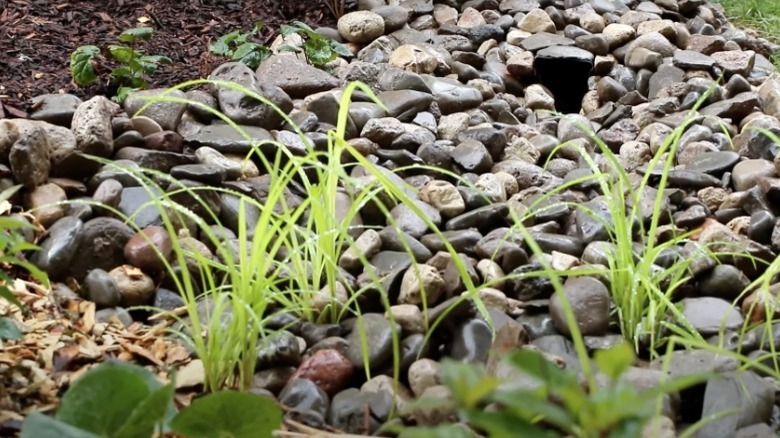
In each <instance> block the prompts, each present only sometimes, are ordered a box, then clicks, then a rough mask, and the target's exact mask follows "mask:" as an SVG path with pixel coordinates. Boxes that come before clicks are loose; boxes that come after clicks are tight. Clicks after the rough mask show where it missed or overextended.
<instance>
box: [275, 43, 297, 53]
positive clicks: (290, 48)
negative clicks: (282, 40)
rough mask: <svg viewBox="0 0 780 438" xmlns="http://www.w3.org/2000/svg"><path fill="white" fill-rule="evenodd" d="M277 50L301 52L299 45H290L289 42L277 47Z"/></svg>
mask: <svg viewBox="0 0 780 438" xmlns="http://www.w3.org/2000/svg"><path fill="white" fill-rule="evenodd" d="M279 52H294V53H300V52H301V48H300V47H295V46H291V45H289V44H285V45H283V46H282V47H279Z"/></svg>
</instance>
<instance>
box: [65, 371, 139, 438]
mask: <svg viewBox="0 0 780 438" xmlns="http://www.w3.org/2000/svg"><path fill="white" fill-rule="evenodd" d="M150 393H151V391H150V390H149V387H148V386H147V384H146V382H145V381H144V379H143V378H141V377H140V376H139V375H138V374H137V373H135V372H132V371H129V370H127V369H124V368H120V367H116V366H110V365H109V366H106V364H101V365H98V366H97V367H96V368H93V369H91V370H89V371H87V372H86V373H85V374H84V375H82V376H81V377H80V378H79V379H78V380H76V381H75V382H73V385H72V386H71V387H70V388H69V389H68V391H67V392H65V395H64V396H63V397H62V399H61V401H60V408H59V410H58V411H57V415H56V418H57V419H58V420H60V421H63V422H65V423H68V424H70V425H72V426H75V427H78V428H80V429H84V430H87V431H89V432H92V433H94V434H97V435H102V436H111V435H112V434H113V433H114V432H116V431H117V430H119V429H120V428H121V427H122V425H123V424H124V423H125V421H126V419H127V417H128V416H129V415H130V413H131V412H133V410H134V409H135V407H136V406H137V405H138V404H139V403H141V402H142V401H143V400H145V399H146V398H147V397H148V396H149V394H150Z"/></svg>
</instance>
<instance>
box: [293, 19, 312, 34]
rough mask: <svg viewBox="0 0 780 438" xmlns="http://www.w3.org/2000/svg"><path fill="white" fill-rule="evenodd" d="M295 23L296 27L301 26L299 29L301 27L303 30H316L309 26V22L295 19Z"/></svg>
mask: <svg viewBox="0 0 780 438" xmlns="http://www.w3.org/2000/svg"><path fill="white" fill-rule="evenodd" d="M293 24H294V25H295V27H297V28H299V29H301V30H303V31H306V32H314V29H312V28H311V26H309V25H308V24H306V23H304V22H303V21H295V22H293Z"/></svg>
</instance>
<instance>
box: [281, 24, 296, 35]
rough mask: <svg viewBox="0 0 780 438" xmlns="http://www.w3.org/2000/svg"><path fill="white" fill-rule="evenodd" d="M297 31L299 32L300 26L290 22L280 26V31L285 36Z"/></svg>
mask: <svg viewBox="0 0 780 438" xmlns="http://www.w3.org/2000/svg"><path fill="white" fill-rule="evenodd" d="M297 32H298V28H297V27H295V26H290V25H289V24H283V25H281V26H280V27H279V33H280V34H281V35H282V36H283V37H288V36H290V35H292V34H294V33H297Z"/></svg>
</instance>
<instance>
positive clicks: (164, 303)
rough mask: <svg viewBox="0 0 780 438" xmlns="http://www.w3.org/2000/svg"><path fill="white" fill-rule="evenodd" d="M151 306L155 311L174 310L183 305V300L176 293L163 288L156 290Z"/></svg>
mask: <svg viewBox="0 0 780 438" xmlns="http://www.w3.org/2000/svg"><path fill="white" fill-rule="evenodd" d="M152 305H153V306H154V307H155V308H156V309H161V310H174V309H177V308H179V307H183V306H184V305H185V302H184V298H182V297H181V295H179V294H178V293H176V292H174V291H172V290H168V289H165V288H159V289H157V292H155V294H154V302H153V303H152Z"/></svg>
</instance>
